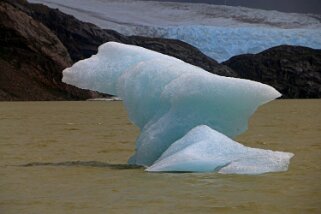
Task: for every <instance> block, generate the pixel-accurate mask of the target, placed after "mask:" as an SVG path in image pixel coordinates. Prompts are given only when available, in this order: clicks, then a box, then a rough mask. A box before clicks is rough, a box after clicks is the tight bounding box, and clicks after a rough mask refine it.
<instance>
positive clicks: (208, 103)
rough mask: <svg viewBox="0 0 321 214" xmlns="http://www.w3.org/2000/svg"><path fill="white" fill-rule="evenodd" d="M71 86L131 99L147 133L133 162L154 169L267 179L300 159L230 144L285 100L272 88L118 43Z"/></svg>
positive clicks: (132, 113)
mask: <svg viewBox="0 0 321 214" xmlns="http://www.w3.org/2000/svg"><path fill="white" fill-rule="evenodd" d="M63 81H64V82H66V83H68V84H71V85H75V86H77V87H80V88H84V89H91V90H96V91H99V92H103V93H109V94H112V95H116V96H118V97H120V98H121V99H123V101H124V105H125V107H126V110H127V111H128V116H129V119H130V120H131V121H132V122H133V123H134V124H135V125H136V126H138V127H139V128H140V130H141V133H140V135H139V137H138V138H137V142H136V153H135V154H134V155H133V156H132V157H131V158H130V160H129V164H134V165H141V166H145V167H147V168H146V170H147V171H154V172H155V171H157V172H159V171H166V172H168V171H184V172H212V171H213V172H214V171H215V172H219V173H231V174H233V173H234V174H235V173H236V174H260V173H266V172H276V171H285V170H287V168H288V165H289V161H290V159H291V157H293V154H291V153H286V152H274V151H270V150H263V149H254V148H249V147H246V146H243V145H241V144H239V143H237V142H235V141H233V140H232V139H230V138H233V137H235V136H237V135H239V134H241V133H242V132H244V131H245V130H246V129H247V124H248V119H249V118H250V116H251V115H252V114H253V113H254V112H255V111H256V109H257V108H258V107H259V106H260V105H262V104H265V103H267V102H269V101H272V100H274V99H276V98H277V97H280V96H281V94H280V93H279V92H278V91H276V90H275V89H274V88H272V87H270V86H268V85H265V84H261V83H258V82H254V81H250V80H244V79H237V78H231V77H223V76H218V75H215V74H211V73H209V72H207V71H205V70H203V69H201V68H199V67H196V66H193V65H190V64H188V63H185V62H183V61H181V60H179V59H176V58H174V57H170V56H167V55H163V54H160V53H157V52H154V51H150V50H147V49H144V48H141V47H137V46H133V45H124V44H120V43H115V42H108V43H105V44H103V45H101V46H100V47H99V50H98V53H97V55H93V56H92V57H90V58H88V59H85V60H81V61H79V62H77V63H75V64H74V65H73V66H72V67H71V68H67V69H65V70H64V71H63Z"/></svg>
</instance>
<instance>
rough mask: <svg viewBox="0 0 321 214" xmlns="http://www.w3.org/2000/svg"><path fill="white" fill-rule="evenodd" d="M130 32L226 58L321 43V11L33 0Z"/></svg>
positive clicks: (111, 0)
mask: <svg viewBox="0 0 321 214" xmlns="http://www.w3.org/2000/svg"><path fill="white" fill-rule="evenodd" d="M29 1H30V2H36V3H43V4H47V5H48V6H51V7H54V8H59V9H61V10H62V11H63V12H65V13H68V14H72V15H74V16H75V17H76V18H78V19H80V20H83V21H86V22H92V23H94V24H96V25H98V26H100V27H102V28H107V29H113V30H117V31H119V32H120V33H123V34H125V35H141V36H150V37H163V38H172V39H179V40H182V41H185V42H187V43H189V44H191V45H193V46H195V47H197V48H199V49H200V50H201V51H202V52H204V53H205V54H207V55H208V56H210V57H212V58H214V59H216V60H218V61H219V62H221V61H225V60H227V59H229V58H230V57H232V56H235V55H239V54H245V53H258V52H261V51H263V50H265V49H268V48H270V47H273V46H277V45H282V44H288V45H301V46H306V47H311V48H316V49H320V48H321V22H320V20H321V16H320V15H315V14H297V13H283V12H278V11H267V10H259V9H249V8H244V7H230V6H218V5H209V4H190V3H173V2H155V1H135V0H117V1H116V0H104V1H101V0H69V1H65V0H29Z"/></svg>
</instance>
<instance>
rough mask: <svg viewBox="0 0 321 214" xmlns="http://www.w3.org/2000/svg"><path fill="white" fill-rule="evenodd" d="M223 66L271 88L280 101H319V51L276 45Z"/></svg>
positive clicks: (232, 60) (320, 64)
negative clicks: (292, 99)
mask: <svg viewBox="0 0 321 214" xmlns="http://www.w3.org/2000/svg"><path fill="white" fill-rule="evenodd" d="M223 64H225V65H227V66H229V67H231V68H232V69H233V70H234V71H235V72H237V73H238V75H239V76H240V77H241V78H245V79H251V80H255V81H259V82H262V83H266V84H269V85H273V87H275V88H276V89H277V90H278V91H280V92H281V93H282V94H283V98H321V50H315V49H311V48H306V47H299V46H298V47H293V46H279V47H274V48H271V49H268V50H266V51H263V52H261V53H259V54H245V55H240V56H235V57H232V58H231V59H229V60H228V61H226V62H224V63H223Z"/></svg>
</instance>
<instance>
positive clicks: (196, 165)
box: [146, 125, 293, 174]
mask: <svg viewBox="0 0 321 214" xmlns="http://www.w3.org/2000/svg"><path fill="white" fill-rule="evenodd" d="M292 157H293V154H292V153H287V152H274V151H271V150H264V149H256V148H250V147H246V146H243V145H242V144H239V143H237V142H235V141H233V140H232V139H230V138H228V137H227V136H225V135H223V134H221V133H219V132H217V131H215V130H213V129H211V128H209V127H208V126H204V125H201V126H197V127H195V128H194V129H192V130H191V131H189V132H188V133H187V134H186V135H185V136H184V137H183V138H181V139H179V140H178V141H176V142H175V143H173V144H172V145H171V146H170V147H169V148H168V149H167V150H166V151H165V152H164V153H163V154H162V156H161V157H160V158H159V159H158V160H157V161H156V162H155V163H154V164H153V165H152V166H150V167H148V168H147V169H146V171H150V172H162V171H168V172H169V171H184V172H219V173H223V174H231V173H232V174H261V173H266V172H278V171H286V170H287V169H288V165H289V162H290V159H291V158H292Z"/></svg>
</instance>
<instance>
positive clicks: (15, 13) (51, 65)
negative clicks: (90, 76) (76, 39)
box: [0, 1, 99, 100]
mask: <svg viewBox="0 0 321 214" xmlns="http://www.w3.org/2000/svg"><path fill="white" fill-rule="evenodd" d="M0 32H1V34H0V47H1V48H0V100H66V99H68V100H77V99H87V98H91V97H96V96H99V95H98V94H97V93H95V92H90V91H86V90H80V89H78V88H76V87H73V86H68V85H66V84H64V83H62V82H61V78H62V74H61V70H62V69H64V68H65V67H67V66H70V65H71V64H72V60H71V59H70V56H69V53H68V51H67V49H66V48H65V46H64V45H63V44H62V43H61V41H60V40H59V39H58V38H57V36H56V35H55V34H54V33H52V32H51V31H50V30H49V29H48V28H47V27H46V26H44V25H43V24H41V23H40V22H38V21H36V20H34V19H33V18H32V17H30V16H28V15H27V14H26V13H24V12H22V11H20V10H18V9H17V8H16V7H14V6H13V5H11V4H8V3H7V2H6V1H2V2H0Z"/></svg>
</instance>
